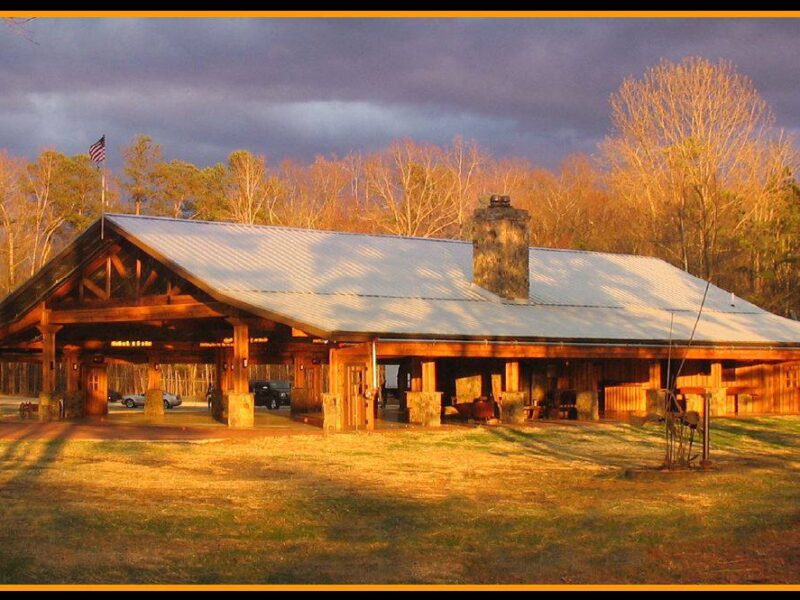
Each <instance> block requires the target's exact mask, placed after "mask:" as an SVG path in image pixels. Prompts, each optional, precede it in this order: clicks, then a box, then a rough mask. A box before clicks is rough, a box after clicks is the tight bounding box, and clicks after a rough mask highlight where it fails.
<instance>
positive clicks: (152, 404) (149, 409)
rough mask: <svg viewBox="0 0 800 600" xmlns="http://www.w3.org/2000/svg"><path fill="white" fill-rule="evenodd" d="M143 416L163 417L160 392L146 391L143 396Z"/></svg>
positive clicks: (162, 396)
mask: <svg viewBox="0 0 800 600" xmlns="http://www.w3.org/2000/svg"><path fill="white" fill-rule="evenodd" d="M144 416H145V417H163V416H164V393H163V392H162V391H161V390H147V391H146V392H145V394H144Z"/></svg>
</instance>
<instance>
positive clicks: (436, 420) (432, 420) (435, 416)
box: [406, 392, 442, 427]
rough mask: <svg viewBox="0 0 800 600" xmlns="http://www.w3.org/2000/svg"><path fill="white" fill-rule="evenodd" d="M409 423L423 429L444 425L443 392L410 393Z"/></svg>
mask: <svg viewBox="0 0 800 600" xmlns="http://www.w3.org/2000/svg"><path fill="white" fill-rule="evenodd" d="M406 401H407V402H408V422H409V423H413V424H415V425H422V426H423V427H438V426H439V425H441V424H442V392H408V393H406Z"/></svg>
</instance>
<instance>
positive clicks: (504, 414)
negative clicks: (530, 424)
mask: <svg viewBox="0 0 800 600" xmlns="http://www.w3.org/2000/svg"><path fill="white" fill-rule="evenodd" d="M525 396H526V394H525V392H503V393H502V394H500V420H501V421H502V422H503V423H524V422H525V411H524V410H523V408H524V407H525Z"/></svg>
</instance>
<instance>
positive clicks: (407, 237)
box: [105, 213, 670, 264]
mask: <svg viewBox="0 0 800 600" xmlns="http://www.w3.org/2000/svg"><path fill="white" fill-rule="evenodd" d="M105 216H106V217H111V218H114V217H122V218H125V219H128V218H131V219H142V220H145V219H150V220H154V221H173V222H181V223H196V224H200V225H215V226H234V227H245V228H249V229H265V230H275V229H280V230H284V231H303V232H307V233H312V234H330V235H350V236H356V237H366V238H390V239H401V240H419V241H425V242H448V243H451V244H469V245H472V241H471V240H459V239H455V238H443V237H422V236H414V235H399V234H396V233H365V232H361V231H341V230H338V229H314V228H312V227H292V226H291V225H267V224H263V223H237V222H236V221H214V220H208V219H181V218H177V217H162V216H157V215H132V214H128V213H106V214H105ZM528 250H529V251H531V250H533V251H543V252H568V253H575V254H600V255H604V256H629V257H631V258H637V259H647V260H661V261H663V259H661V258H658V257H657V256H645V255H642V254H632V253H629V252H604V251H602V250H583V249H577V248H548V247H546V246H528ZM664 262H666V261H664ZM667 264H670V263H667Z"/></svg>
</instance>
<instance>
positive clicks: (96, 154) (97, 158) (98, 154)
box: [89, 134, 106, 163]
mask: <svg viewBox="0 0 800 600" xmlns="http://www.w3.org/2000/svg"><path fill="white" fill-rule="evenodd" d="M89 158H90V159H91V160H92V162H96V163H101V162H103V161H104V160H105V159H106V136H105V134H103V137H101V138H100V139H99V140H97V141H96V142H95V143H94V144H92V145H91V146H89Z"/></svg>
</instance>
